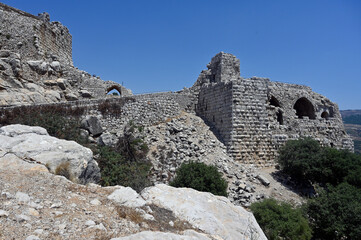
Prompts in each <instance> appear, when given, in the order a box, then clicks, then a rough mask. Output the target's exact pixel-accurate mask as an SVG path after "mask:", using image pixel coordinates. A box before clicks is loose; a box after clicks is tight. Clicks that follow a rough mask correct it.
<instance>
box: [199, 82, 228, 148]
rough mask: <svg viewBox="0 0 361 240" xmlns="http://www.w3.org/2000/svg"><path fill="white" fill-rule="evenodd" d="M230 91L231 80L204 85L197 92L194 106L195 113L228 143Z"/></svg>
mask: <svg viewBox="0 0 361 240" xmlns="http://www.w3.org/2000/svg"><path fill="white" fill-rule="evenodd" d="M232 92H233V83H232V82H227V83H225V82H221V83H219V84H208V85H205V86H204V87H203V88H202V89H201V91H200V92H199V96H198V103H197V106H196V112H197V114H198V115H199V116H200V117H201V118H203V119H204V120H205V121H206V122H207V124H208V125H210V126H212V127H213V128H215V129H216V130H217V131H216V135H217V136H218V137H219V138H221V140H222V141H223V142H224V143H228V144H231V134H230V133H231V131H232V95H233V94H232Z"/></svg>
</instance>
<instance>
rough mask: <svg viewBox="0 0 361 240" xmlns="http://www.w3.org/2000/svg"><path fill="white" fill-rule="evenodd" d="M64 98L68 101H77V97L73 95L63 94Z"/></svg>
mask: <svg viewBox="0 0 361 240" xmlns="http://www.w3.org/2000/svg"><path fill="white" fill-rule="evenodd" d="M65 98H66V100H68V101H76V100H78V97H77V96H76V95H75V94H74V93H67V94H65Z"/></svg>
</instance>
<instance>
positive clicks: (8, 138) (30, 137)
mask: <svg viewBox="0 0 361 240" xmlns="http://www.w3.org/2000/svg"><path fill="white" fill-rule="evenodd" d="M0 149H1V152H3V155H4V156H3V158H5V159H7V158H8V157H7V155H8V154H10V155H9V156H12V155H15V156H16V157H17V158H20V159H25V160H27V161H30V162H38V163H40V164H42V165H44V166H46V167H47V168H48V169H49V170H50V172H52V173H56V172H57V171H59V169H60V168H64V169H65V170H66V171H67V172H68V173H69V177H70V178H71V180H74V181H79V182H83V183H87V182H92V181H94V180H98V181H99V179H100V170H99V167H98V166H97V163H96V162H94V160H93V153H92V151H91V150H90V149H88V148H85V147H83V146H81V145H79V144H78V143H76V142H74V141H66V140H61V139H57V138H55V137H51V136H49V135H48V134H47V133H46V130H45V129H42V128H40V127H29V126H24V125H19V124H16V125H9V126H4V127H1V128H0ZM15 156H13V157H14V158H15ZM8 161H9V160H8V159H7V162H8ZM17 162H19V161H17ZM3 164H4V163H3Z"/></svg>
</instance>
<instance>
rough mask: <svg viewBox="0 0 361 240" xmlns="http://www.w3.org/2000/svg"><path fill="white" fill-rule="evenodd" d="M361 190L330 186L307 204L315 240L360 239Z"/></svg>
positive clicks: (348, 186)
mask: <svg viewBox="0 0 361 240" xmlns="http://www.w3.org/2000/svg"><path fill="white" fill-rule="evenodd" d="M360 202H361V189H359V188H357V187H355V186H352V185H350V184H348V183H342V184H340V185H338V186H337V187H334V186H331V185H328V189H327V190H325V191H323V192H322V193H321V194H320V196H319V197H317V198H314V199H311V200H309V201H308V204H307V213H308V215H309V219H310V223H311V226H312V228H313V231H314V237H315V239H361V204H360Z"/></svg>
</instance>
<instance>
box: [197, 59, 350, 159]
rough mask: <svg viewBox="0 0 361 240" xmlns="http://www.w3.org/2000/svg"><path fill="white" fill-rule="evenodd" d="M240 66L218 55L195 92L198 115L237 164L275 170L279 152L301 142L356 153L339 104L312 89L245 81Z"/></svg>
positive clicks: (262, 81)
mask: <svg viewBox="0 0 361 240" xmlns="http://www.w3.org/2000/svg"><path fill="white" fill-rule="evenodd" d="M237 64H239V60H238V59H236V58H235V57H234V56H233V55H231V54H227V53H223V52H221V53H219V54H217V55H216V56H215V57H214V58H212V60H211V63H209V64H208V65H207V67H208V69H207V70H203V71H202V72H201V74H200V76H199V78H198V79H197V81H196V83H195V84H194V86H193V87H192V88H191V91H193V93H194V94H195V95H196V96H197V97H198V104H197V107H196V113H197V114H198V115H199V116H201V117H202V118H203V119H204V120H205V121H206V122H207V123H209V124H210V125H211V126H213V127H214V131H215V132H216V134H218V135H219V136H220V139H221V140H222V141H223V142H224V144H225V145H226V146H227V150H228V153H229V154H231V155H232V156H233V158H234V159H235V160H238V161H241V162H243V163H253V164H254V163H256V164H258V165H263V166H268V165H272V164H274V163H275V162H274V160H275V159H276V157H277V154H278V153H277V152H278V149H279V148H280V147H281V146H282V145H283V144H284V143H285V142H286V141H287V140H289V139H298V138H300V137H312V138H314V139H316V140H318V141H319V142H320V143H321V145H323V146H329V147H335V148H340V149H349V150H351V151H353V142H352V140H351V138H350V137H349V136H348V135H347V134H346V132H345V130H344V127H343V123H342V119H341V115H340V113H339V109H338V106H337V104H335V103H333V102H331V101H330V100H329V99H327V98H326V97H324V96H322V95H320V94H318V93H315V92H313V91H312V89H311V88H309V87H307V86H302V85H296V84H286V83H278V82H271V81H270V80H269V79H267V78H257V77H252V78H250V79H244V78H241V77H240V72H239V67H235V66H236V65H237ZM224 65H229V66H224ZM220 73H222V74H220ZM236 74H238V77H237V76H236ZM215 76H217V77H215Z"/></svg>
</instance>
